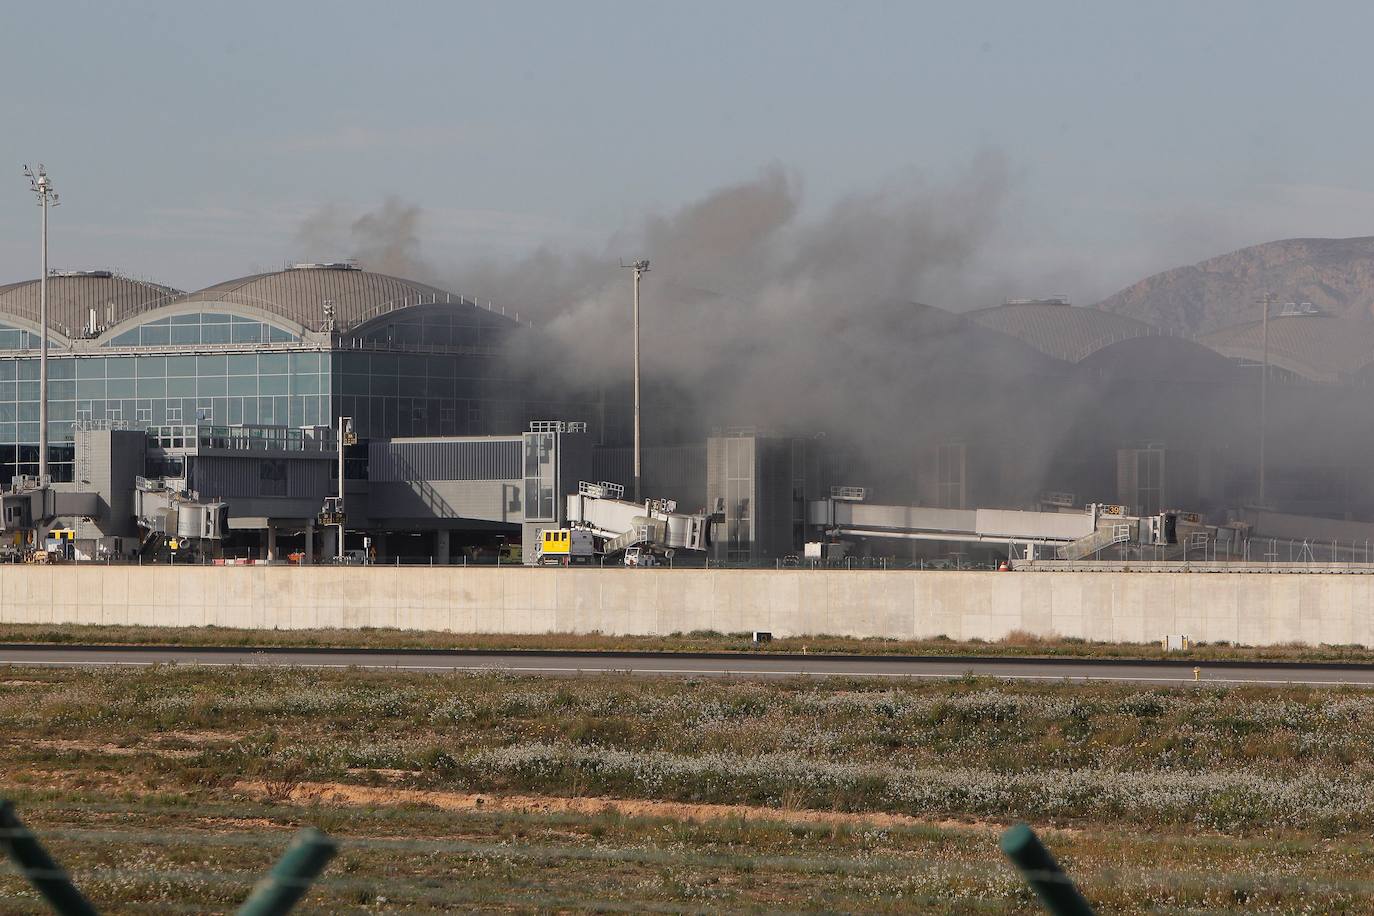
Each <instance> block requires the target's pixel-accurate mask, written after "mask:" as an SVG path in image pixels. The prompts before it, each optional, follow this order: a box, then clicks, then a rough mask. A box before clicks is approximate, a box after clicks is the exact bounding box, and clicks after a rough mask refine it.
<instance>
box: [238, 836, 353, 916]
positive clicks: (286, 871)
mask: <svg viewBox="0 0 1374 916" xmlns="http://www.w3.org/2000/svg"><path fill="white" fill-rule="evenodd" d="M338 851H339V844H337V843H335V842H334V841H333V840H331V839H330V838H329V837H327V836H325V835H324V834H323V833H321V832H320V831H318V830H316V829H315V828H314V827H306V828H305V829H303V830H301V831H300V832H299V833H297V834H296V836H295V838H294V839H293V840H292V841H291V845H290V846H288V847H287V848H286V852H284V853H282V857H281V858H280V859H279V860H278V861H277V864H276V865H273V866H272V870H271V871H270V872H268V873H267V877H266V878H263V879H262V880H261V881H259V882H258V883H257V886H256V887H254V888H253V893H251V894H249V895H248V899H247V900H245V901H244V902H243V906H241V907H239V911H238V916H283V914H284V913H289V912H291V908H292V907H293V906H295V905H296V903H297V902H299V901H300V899H301V898H302V897H304V896H305V892H306V891H308V890H309V889H310V884H311V882H312V881H314V880H315V879H316V878H317V877H319V874H320V872H322V871H324V867H325V866H326V865H328V864H329V860H330V859H332V858H334V853H336V852H338Z"/></svg>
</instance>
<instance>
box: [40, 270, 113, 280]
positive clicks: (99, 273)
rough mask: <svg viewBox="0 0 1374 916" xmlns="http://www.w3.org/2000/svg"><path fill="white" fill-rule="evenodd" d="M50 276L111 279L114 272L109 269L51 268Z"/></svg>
mask: <svg viewBox="0 0 1374 916" xmlns="http://www.w3.org/2000/svg"><path fill="white" fill-rule="evenodd" d="M48 276H50V277H101V278H103V279H106V280H108V279H110V278H111V277H113V276H114V272H113V271H109V270H50V271H48Z"/></svg>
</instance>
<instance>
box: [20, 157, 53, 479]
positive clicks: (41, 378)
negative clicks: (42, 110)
mask: <svg viewBox="0 0 1374 916" xmlns="http://www.w3.org/2000/svg"><path fill="white" fill-rule="evenodd" d="M24 177H26V178H28V180H29V189H30V190H32V191H33V193H34V194H36V195H38V206H39V208H40V209H41V210H42V211H43V217H42V250H43V273H42V275H41V276H40V277H39V278H38V334H39V337H38V484H39V486H43V487H46V486H47V485H48V482H49V481H48V207H49V206H53V207H55V206H57V205H58V203H59V201H58V197H57V192H56V191H55V190H53V186H52V181H50V180H49V179H48V170H47V169H45V168H44V167H43V163H41V162H40V163H38V168H37V169H31V168H29V167H28V166H27V165H25V166H24Z"/></svg>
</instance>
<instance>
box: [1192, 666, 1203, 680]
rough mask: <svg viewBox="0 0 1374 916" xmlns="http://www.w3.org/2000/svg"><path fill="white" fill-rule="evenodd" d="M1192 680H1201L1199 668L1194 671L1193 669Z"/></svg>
mask: <svg viewBox="0 0 1374 916" xmlns="http://www.w3.org/2000/svg"><path fill="white" fill-rule="evenodd" d="M1193 680H1195V681H1200V680H1202V669H1201V668H1194V669H1193Z"/></svg>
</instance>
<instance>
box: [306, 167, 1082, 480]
mask: <svg viewBox="0 0 1374 916" xmlns="http://www.w3.org/2000/svg"><path fill="white" fill-rule="evenodd" d="M1008 187H1009V178H1008V172H1007V169H1006V167H1005V165H1004V163H1003V162H1002V160H1001V159H1000V158H999V157H997V156H992V155H987V156H983V157H980V158H978V159H976V160H975V161H973V162H972V163H971V164H970V165H969V166H968V168H967V169H966V170H965V171H964V172H963V173H962V174H959V175H957V176H955V177H954V178H953V179H951V180H948V181H945V182H941V183H938V184H932V183H930V182H926V181H923V180H920V179H916V178H911V179H908V180H905V181H892V182H888V183H885V184H882V185H880V186H877V187H875V188H872V189H870V190H866V191H863V192H858V193H854V194H851V195H849V196H847V197H845V198H843V199H841V200H839V201H838V202H836V203H835V204H833V205H832V206H830V207H829V208H827V209H824V210H822V211H820V212H818V213H808V211H807V210H806V208H805V206H804V201H803V196H802V193H801V187H800V182H799V181H798V180H797V179H796V178H795V177H793V176H791V175H789V174H788V173H787V172H786V171H785V170H784V169H782V168H780V167H772V168H768V169H765V170H763V171H762V172H761V173H760V174H759V175H758V176H756V177H755V178H753V179H750V180H747V181H742V182H740V183H738V184H735V185H731V186H728V187H724V188H721V189H719V190H716V191H714V192H712V193H710V194H708V195H706V196H705V197H703V198H701V199H700V200H698V201H695V202H692V203H689V204H688V205H686V206H683V207H682V208H680V209H679V210H677V211H675V212H671V213H666V214H656V215H651V216H649V217H647V218H645V219H644V220H643V221H642V223H641V224H640V225H639V226H635V227H631V229H629V230H627V231H626V232H624V233H622V234H621V235H620V236H619V237H617V238H615V239H612V240H610V241H608V243H607V244H606V246H605V248H603V249H602V250H600V251H553V250H548V249H544V250H540V251H536V252H535V253H533V254H532V255H530V256H529V257H528V258H526V259H523V260H521V261H519V262H517V263H505V264H501V263H495V262H483V263H473V264H468V265H464V266H461V267H458V268H457V269H455V270H453V271H452V272H450V271H447V270H443V271H436V270H434V269H432V268H430V267H429V266H427V265H426V264H425V263H424V262H423V261H422V260H421V258H420V257H419V254H418V233H417V229H416V226H417V222H418V219H419V214H418V212H417V211H416V209H415V208H413V207H407V206H404V205H402V204H400V203H398V202H396V201H394V200H393V201H388V202H387V204H386V205H385V206H383V207H382V209H381V210H379V211H378V212H376V213H373V214H367V215H365V216H361V217H354V216H351V215H349V214H345V213H341V212H338V211H336V210H326V211H322V212H321V213H320V214H317V215H316V216H315V217H312V219H311V220H310V221H309V222H308V223H307V224H306V226H305V227H303V228H302V232H301V240H302V243H303V244H309V243H313V242H325V243H327V244H328V245H332V246H337V245H338V244H339V243H341V242H343V243H348V244H349V245H350V246H351V247H349V248H348V249H347V250H349V251H350V252H351V253H352V254H353V255H355V256H357V257H359V258H361V259H362V260H363V263H364V266H366V267H368V268H369V269H378V270H385V271H388V272H394V273H400V274H402V275H406V276H411V277H415V278H416V279H423V280H429V281H431V282H436V283H437V284H438V285H441V286H445V287H447V288H452V289H461V290H463V291H464V292H465V293H466V292H469V291H471V292H473V293H475V294H476V295H477V296H478V297H479V298H480V299H491V300H492V301H493V302H495V303H498V304H503V305H506V306H508V307H509V308H511V309H516V310H518V311H519V312H520V314H521V315H522V316H531V317H533V318H534V319H535V323H536V327H537V333H533V334H519V335H513V338H512V345H511V352H510V354H509V355H510V358H511V360H512V362H513V366H514V367H515V368H516V369H517V370H528V368H529V367H532V366H537V367H539V372H538V374H537V380H536V381H535V382H534V383H533V384H535V385H537V386H538V388H539V389H540V393H543V394H547V395H548V396H549V397H550V399H551V400H552V399H554V398H555V397H557V396H560V395H571V396H574V397H575V398H577V399H581V400H584V401H594V400H596V399H597V398H599V397H600V395H601V393H602V392H603V391H608V392H610V401H611V403H613V404H622V405H623V403H624V397H623V396H624V395H625V393H626V388H627V383H628V379H629V377H630V352H631V324H630V303H631V276H630V271H628V270H622V269H620V267H619V263H620V261H621V260H622V259H623V260H625V261H632V260H635V259H637V258H649V259H650V260H651V263H652V268H651V271H650V273H649V274H648V275H647V276H646V277H645V280H644V285H643V309H642V316H643V320H642V349H643V365H644V373H645V385H646V423H645V434H646V437H647V439H648V440H649V441H651V442H653V441H658V442H666V443H671V442H684V441H698V442H699V441H701V439H700V437H701V436H703V435H705V434H706V432H707V431H709V430H710V429H712V428H715V427H719V426H729V425H750V426H756V427H761V428H765V429H769V430H772V431H776V432H779V433H787V434H799V435H811V434H825V435H828V436H831V437H832V439H833V441H835V442H837V443H838V442H844V443H847V447H848V448H852V450H853V453H854V454H855V455H856V456H863V458H862V469H856V470H855V472H854V473H855V474H856V475H867V479H868V481H869V482H870V484H871V483H872V481H873V479H874V478H879V477H880V478H883V479H888V480H901V479H903V478H910V477H911V476H912V464H913V462H914V461H915V460H916V458H915V457H914V456H915V454H916V452H917V451H918V450H920V449H921V448H922V447H923V446H930V445H934V444H938V443H941V442H948V441H965V440H970V439H978V438H983V437H985V436H987V437H995V438H997V439H999V440H1003V439H1005V437H1006V435H1007V433H1008V430H1009V429H1010V428H1013V427H1019V426H1021V425H1027V427H1028V428H1030V429H1032V430H1033V435H1032V436H1031V437H1030V439H1029V440H1028V441H1027V442H1026V444H1025V449H1024V460H1023V461H1022V462H1021V464H1020V467H1021V468H1022V469H1023V472H1024V473H1025V474H1027V475H1029V476H1032V477H1033V476H1034V475H1035V474H1036V473H1037V470H1036V469H1037V468H1041V467H1044V466H1046V465H1048V464H1049V462H1050V461H1051V460H1052V457H1051V452H1052V450H1053V448H1054V443H1055V442H1056V441H1057V438H1056V437H1057V436H1058V434H1059V433H1060V432H1062V430H1060V429H1058V428H1056V427H1057V426H1058V425H1059V424H1056V423H1055V422H1054V421H1053V420H1047V419H1046V418H1039V419H1038V420H1036V421H1035V422H1034V423H1032V422H1031V421H1030V419H1029V418H1030V416H1031V415H1032V414H1033V411H1032V410H1030V409H1029V408H1028V407H1027V406H1026V404H1025V403H1024V401H1025V399H1026V398H1027V397H1028V396H1029V392H1030V391H1033V387H1034V386H1033V385H1031V386H1028V385H1027V384H1026V380H1027V379H1028V378H1033V377H1034V374H1035V373H1036V372H1038V371H1041V370H1042V369H1043V363H1044V362H1045V361H1044V360H1043V359H1042V358H1041V357H1040V356H1039V354H1035V353H1032V352H1031V351H1029V349H1028V348H1025V347H1023V346H1022V345H1020V344H1019V343H1017V342H1016V341H1013V340H1011V339H1010V338H1001V337H1000V336H999V335H996V334H994V333H992V332H986V331H981V330H978V329H974V328H971V327H969V326H968V325H966V324H965V323H963V322H961V321H960V320H959V319H957V318H955V317H954V316H952V315H950V314H948V313H947V312H943V311H939V310H936V309H931V308H929V307H927V306H924V305H920V304H919V303H922V302H927V303H934V304H937V305H944V306H948V307H950V308H951V309H952V310H954V311H959V310H963V309H964V308H967V307H969V306H970V305H983V304H987V303H986V301H985V300H984V299H982V297H983V296H984V295H985V294H986V286H985V284H984V282H983V276H982V274H981V273H980V271H979V267H978V265H979V263H980V261H981V260H982V259H984V258H985V257H986V256H987V255H988V254H989V251H988V249H989V247H990V246H991V245H992V243H993V240H994V239H995V237H996V231H997V227H998V223H999V219H1000V217H1001V215H1002V213H1003V210H1004V208H1005V206H1006V203H1007V198H1008ZM330 250H334V251H336V250H337V247H334V248H331V249H330ZM969 300H972V301H969ZM973 338H977V339H976V340H974V339H973ZM990 338H991V345H990V346H989V339H990ZM977 362H981V363H982V365H980V366H975V365H972V364H973V363H977ZM971 380H972V381H971ZM622 409H623V408H622ZM613 412H614V410H613ZM588 419H595V418H593V417H589V418H588ZM618 419H619V420H620V421H623V420H624V418H623V417H620V418H618ZM616 420H617V418H616V417H612V418H611V421H612V422H616ZM1063 422H1070V420H1068V419H1066V420H1064V421H1063ZM861 479H863V478H862V477H861Z"/></svg>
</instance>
